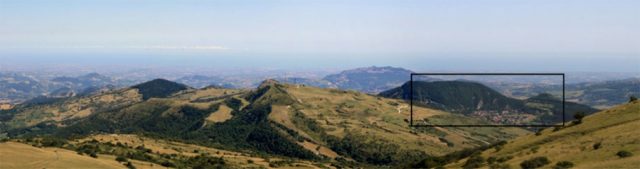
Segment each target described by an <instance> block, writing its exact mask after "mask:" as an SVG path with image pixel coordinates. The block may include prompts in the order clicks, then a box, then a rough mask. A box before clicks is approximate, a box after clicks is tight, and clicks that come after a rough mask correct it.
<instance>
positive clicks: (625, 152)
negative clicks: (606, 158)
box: [616, 150, 633, 158]
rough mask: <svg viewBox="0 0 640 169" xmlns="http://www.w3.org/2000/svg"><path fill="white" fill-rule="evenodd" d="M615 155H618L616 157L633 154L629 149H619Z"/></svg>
mask: <svg viewBox="0 0 640 169" xmlns="http://www.w3.org/2000/svg"><path fill="white" fill-rule="evenodd" d="M616 155H618V157H620V158H626V157H631V156H633V153H631V152H629V151H625V150H621V151H618V153H616Z"/></svg>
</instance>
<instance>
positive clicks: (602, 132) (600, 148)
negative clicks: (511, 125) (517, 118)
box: [449, 101, 640, 168]
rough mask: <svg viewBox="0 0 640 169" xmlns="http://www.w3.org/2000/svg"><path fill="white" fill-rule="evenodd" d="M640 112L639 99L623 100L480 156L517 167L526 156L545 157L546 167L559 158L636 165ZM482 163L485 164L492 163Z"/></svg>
mask: <svg viewBox="0 0 640 169" xmlns="http://www.w3.org/2000/svg"><path fill="white" fill-rule="evenodd" d="M639 112H640V102H638V101H634V102H632V103H628V104H623V105H620V106H616V107H614V108H611V109H608V110H604V111H600V112H598V113H595V114H592V115H590V116H587V117H585V118H584V119H583V120H582V123H581V124H572V125H569V126H567V127H564V128H548V129H545V130H543V131H541V132H539V134H531V135H526V136H523V137H519V138H517V139H515V140H513V141H509V142H508V143H507V144H505V145H502V146H500V147H499V148H496V149H489V150H486V151H484V152H482V153H481V154H480V156H481V157H482V158H483V159H494V160H489V161H493V162H494V164H493V165H495V166H506V165H508V166H511V167H516V166H520V164H521V163H522V162H523V161H525V160H529V159H533V158H534V157H546V158H547V159H548V160H549V161H550V163H549V164H548V165H546V166H545V168H547V167H552V166H554V165H556V163H558V162H560V161H568V162H571V163H573V164H574V165H575V168H636V167H638V166H640V156H638V154H640V135H638V131H637V129H638V128H639V127H640V114H639ZM620 151H628V152H631V153H632V154H635V155H633V156H631V157H626V158H623V157H619V156H618V155H616V154H617V153H618V152H620ZM476 159H478V158H477V157H476ZM495 159H499V160H495ZM500 159H502V160H500ZM467 161H468V160H461V161H460V162H458V163H454V164H450V165H449V167H461V166H462V165H464V164H465V163H467ZM500 161H502V162H500ZM481 165H483V166H484V167H485V168H486V167H488V166H489V165H490V164H488V163H484V162H483V163H481Z"/></svg>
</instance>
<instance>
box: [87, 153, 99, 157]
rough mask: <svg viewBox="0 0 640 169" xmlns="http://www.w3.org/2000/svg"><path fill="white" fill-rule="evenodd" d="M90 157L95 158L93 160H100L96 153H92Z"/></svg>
mask: <svg viewBox="0 0 640 169" xmlns="http://www.w3.org/2000/svg"><path fill="white" fill-rule="evenodd" d="M89 156H91V157H93V158H98V154H96V153H95V152H91V153H90V154H89Z"/></svg>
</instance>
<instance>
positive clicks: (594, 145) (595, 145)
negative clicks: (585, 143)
mask: <svg viewBox="0 0 640 169" xmlns="http://www.w3.org/2000/svg"><path fill="white" fill-rule="evenodd" d="M600 147H602V143H601V142H598V143H596V144H593V149H594V150H597V149H600Z"/></svg>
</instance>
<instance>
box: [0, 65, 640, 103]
mask: <svg viewBox="0 0 640 169" xmlns="http://www.w3.org/2000/svg"><path fill="white" fill-rule="evenodd" d="M411 73H412V71H411V70H407V69H403V68H397V67H389V66H386V67H376V66H372V67H364V68H356V69H351V70H345V71H342V72H340V73H336V74H330V75H327V76H324V77H320V78H302V77H295V76H294V77H283V76H276V77H275V79H276V80H278V81H280V82H284V83H291V84H304V85H307V86H315V87H321V88H337V89H342V90H355V91H360V92H365V93H369V94H378V93H379V92H382V91H385V90H389V89H392V88H395V87H398V86H400V85H402V84H403V83H404V82H406V81H408V80H409V75H410V74H411ZM139 76H141V75H139ZM136 77H138V76H136ZM142 77H147V76H142ZM131 78H134V79H127V78H126V77H125V78H117V79H116V78H111V77H108V76H104V75H101V74H97V73H90V74H86V75H81V76H77V77H69V76H63V77H53V78H43V77H39V76H33V75H30V74H25V73H2V72H0V102H9V103H20V102H24V101H26V100H29V99H33V98H36V97H68V96H73V95H86V94H87V93H91V92H104V91H108V90H113V89H115V88H119V87H124V86H129V85H132V84H133V83H139V81H140V80H141V79H135V77H131ZM264 78H265V77H263V76H259V75H257V76H251V77H235V76H214V75H198V74H195V75H188V76H182V77H179V76H178V78H168V79H175V80H174V81H176V82H178V83H182V84H186V85H188V86H191V87H195V88H203V87H223V88H254V87H256V86H258V85H259V84H260V81H262V80H263V79H264ZM593 78H594V77H589V80H590V81H593ZM143 79H145V78H143ZM569 79H576V80H579V79H580V78H579V77H578V76H576V77H574V76H570V78H569ZM414 80H419V81H438V80H448V79H435V78H429V77H427V76H417V77H415V79H414ZM469 80H473V81H476V82H479V83H482V84H484V85H486V86H488V87H491V88H493V89H495V90H496V91H498V92H500V93H502V94H503V95H505V96H508V97H513V98H517V99H526V98H529V97H533V96H536V95H538V94H542V93H549V94H552V95H554V96H556V97H559V96H560V95H561V91H562V90H561V89H562V88H561V85H558V84H554V83H536V80H535V79H527V78H516V79H513V81H508V80H507V81H498V80H496V79H483V78H472V79H469ZM638 86H640V78H631V79H624V80H614V81H603V82H585V83H571V82H567V87H566V92H567V93H566V94H567V95H566V98H567V100H570V101H573V102H577V103H580V104H586V105H590V106H593V107H597V108H607V107H610V106H613V105H617V104H620V103H624V102H625V100H626V99H628V97H630V96H636V97H638V96H639V95H640V91H639V90H640V89H639V88H640V87H638Z"/></svg>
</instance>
